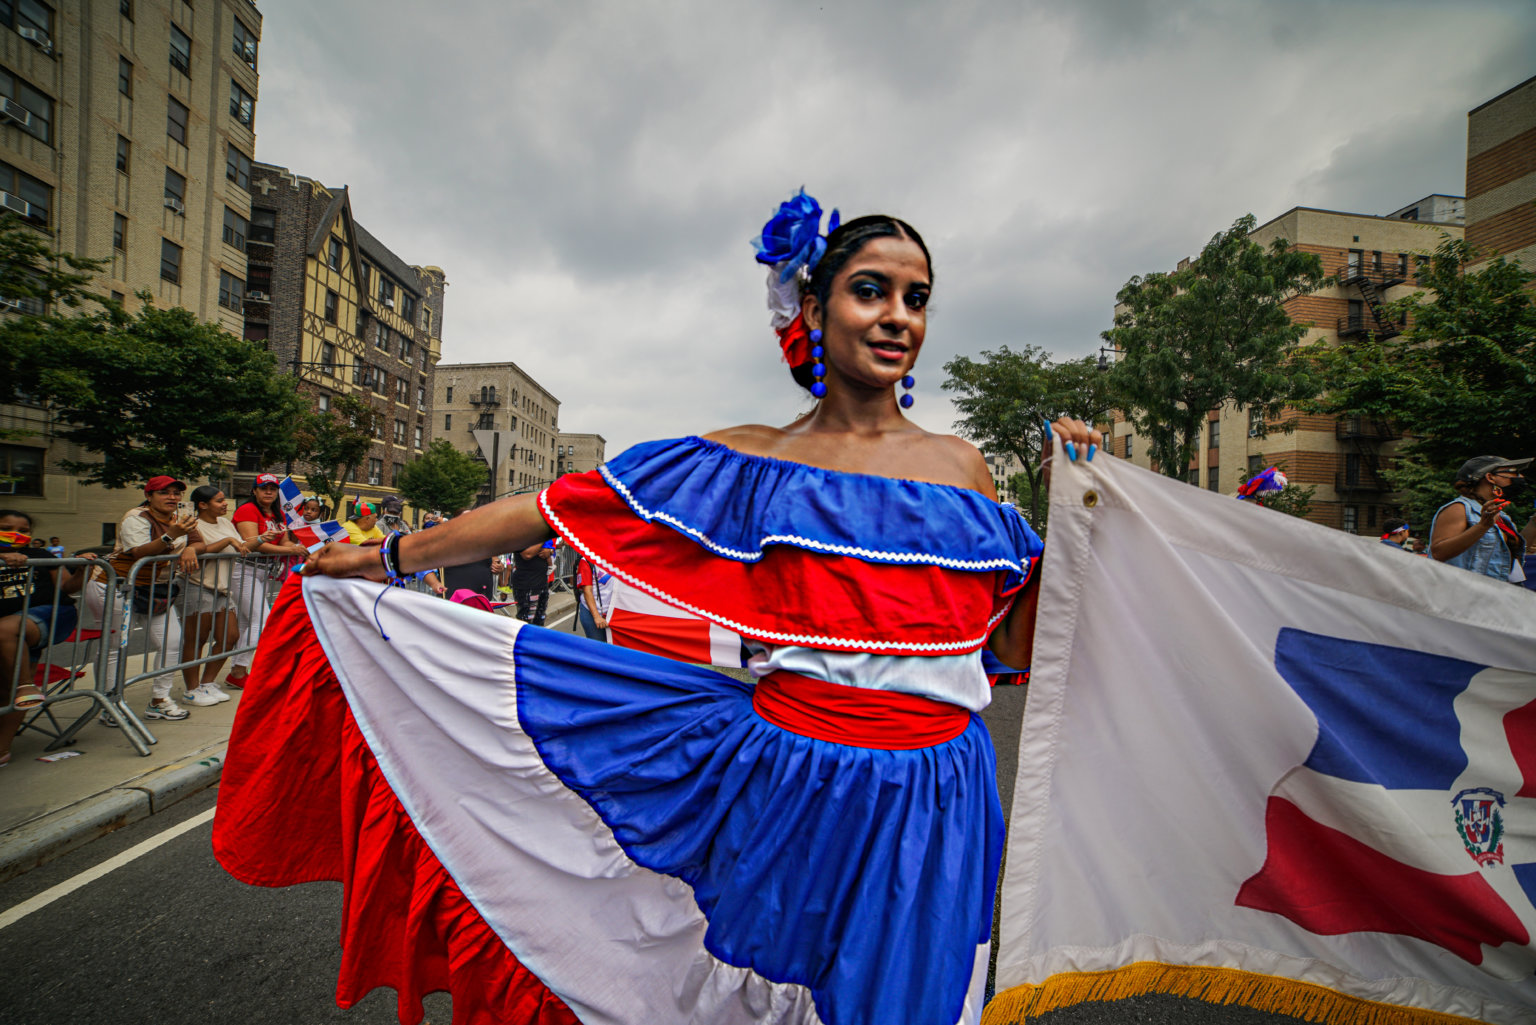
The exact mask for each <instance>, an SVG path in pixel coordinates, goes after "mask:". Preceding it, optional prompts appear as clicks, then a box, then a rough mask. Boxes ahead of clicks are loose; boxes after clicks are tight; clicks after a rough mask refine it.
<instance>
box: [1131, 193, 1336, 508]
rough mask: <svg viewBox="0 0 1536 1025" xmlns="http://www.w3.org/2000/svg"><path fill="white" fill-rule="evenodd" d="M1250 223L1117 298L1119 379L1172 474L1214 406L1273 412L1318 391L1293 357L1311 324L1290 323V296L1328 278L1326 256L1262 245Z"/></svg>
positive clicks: (1278, 243)
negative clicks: (1180, 266)
mask: <svg viewBox="0 0 1536 1025" xmlns="http://www.w3.org/2000/svg"><path fill="white" fill-rule="evenodd" d="M1253 228H1254V217H1253V215H1252V214H1248V215H1246V216H1244V217H1240V218H1238V219H1237V221H1235V222H1234V223H1233V225H1232V227H1231V228H1230V229H1228V230H1227V231H1224V232H1221V233H1220V234H1218V235H1216V236H1215V237H1213V238H1212V239H1211V241H1210V242H1209V243H1207V244H1206V246H1205V248H1204V249H1203V250H1201V252H1200V255H1199V256H1198V257H1196V258H1195V259H1194V260H1191V261H1190V263H1189V264H1188V266H1186V267H1184V268H1183V269H1181V270H1176V271H1173V272H1171V273H1166V274H1164V273H1154V274H1148V275H1146V276H1145V277H1141V276H1137V277H1133V278H1131V279H1130V281H1128V282H1126V284H1125V287H1124V288H1122V289H1121V290H1120V292H1119V294H1118V295H1117V296H1116V299H1117V301H1118V303H1119V305H1118V307H1117V309H1116V312H1115V326H1114V327H1113V328H1111V329H1109V330H1108V331H1105V332H1104V335H1103V337H1104V340H1105V341H1107V342H1108V343H1109V344H1110V345H1112V346H1114V347H1115V348H1116V349H1118V350H1119V354H1120V355H1119V360H1118V361H1117V362H1116V363H1115V366H1114V368H1113V370H1112V372H1111V374H1112V385H1113V388H1114V391H1115V393H1116V395H1117V396H1118V398H1119V399H1120V401H1121V402H1122V403H1123V405H1124V408H1125V412H1126V416H1127V417H1128V418H1129V419H1130V421H1131V423H1132V424H1133V425H1134V426H1135V428H1136V432H1137V433H1138V434H1140V435H1141V436H1142V437H1144V438H1146V439H1147V442H1148V445H1149V446H1150V447H1149V452H1150V454H1151V456H1152V458H1153V459H1155V460H1156V461H1157V462H1158V464H1159V466H1160V467H1161V469H1162V472H1163V473H1165V474H1167V475H1168V476H1170V477H1176V478H1182V477H1183V476H1184V475H1185V472H1186V468H1187V467H1188V465H1189V461H1190V459H1191V458H1192V457H1193V456H1194V454H1195V446H1196V445H1197V444H1198V439H1199V437H1200V427H1201V424H1202V423H1203V422H1204V421H1205V419H1206V414H1207V413H1208V412H1209V411H1210V410H1213V409H1219V408H1221V407H1222V406H1224V405H1227V404H1229V403H1230V404H1233V405H1236V406H1238V407H1247V408H1250V409H1251V408H1253V407H1259V408H1262V409H1263V410H1264V412H1265V415H1266V418H1268V419H1274V418H1277V417H1279V416H1280V414H1281V412H1282V410H1283V409H1284V407H1285V406H1286V405H1287V404H1288V403H1293V402H1296V401H1299V400H1302V399H1306V398H1310V397H1312V396H1314V395H1316V394H1317V391H1318V384H1317V381H1316V378H1315V376H1314V375H1313V374H1311V373H1310V372H1309V367H1308V365H1307V364H1306V363H1305V362H1301V361H1297V360H1295V359H1293V356H1294V355H1295V351H1296V348H1297V346H1298V345H1299V344H1300V342H1301V339H1302V338H1303V337H1305V335H1306V331H1307V326H1308V325H1306V324H1297V323H1293V322H1292V320H1291V316H1290V314H1289V313H1287V312H1286V309H1285V303H1286V302H1287V301H1288V300H1290V299H1292V298H1295V297H1296V296H1300V295H1305V294H1307V293H1308V292H1311V291H1313V290H1315V289H1317V288H1318V287H1319V286H1320V285H1322V284H1323V282H1324V280H1325V279H1324V277H1323V268H1322V261H1320V260H1319V259H1318V258H1317V257H1316V256H1314V255H1312V254H1310V253H1302V252H1297V251H1296V250H1294V249H1292V248H1291V247H1290V244H1289V243H1288V242H1287V241H1286V240H1285V239H1276V240H1275V241H1274V242H1273V243H1272V244H1271V245H1270V247H1269V248H1268V249H1265V248H1264V247H1263V246H1261V245H1259V244H1258V243H1257V242H1254V241H1253V240H1252V239H1251V238H1249V235H1250V233H1252V231H1253ZM1255 423H1256V425H1257V427H1258V430H1259V432H1260V435H1261V436H1262V434H1263V432H1264V426H1263V423H1262V422H1261V421H1258V420H1257V419H1256V420H1255Z"/></svg>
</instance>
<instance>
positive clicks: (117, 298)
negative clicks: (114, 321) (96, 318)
mask: <svg viewBox="0 0 1536 1025" xmlns="http://www.w3.org/2000/svg"><path fill="white" fill-rule="evenodd" d="M127 298H128V297H127V296H126V295H124V294H123V293H121V292H113V293H112V301H113V302H115V303H117V304H118V305H122V303H123V302H124V301H125V300H126V299H127Z"/></svg>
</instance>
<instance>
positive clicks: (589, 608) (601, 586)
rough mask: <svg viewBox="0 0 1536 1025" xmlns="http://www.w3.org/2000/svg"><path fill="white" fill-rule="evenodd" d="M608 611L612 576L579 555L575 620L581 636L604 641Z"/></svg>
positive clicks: (606, 635) (605, 638) (611, 597)
mask: <svg viewBox="0 0 1536 1025" xmlns="http://www.w3.org/2000/svg"><path fill="white" fill-rule="evenodd" d="M612 611H613V574H612V573H609V572H608V571H607V570H605V569H603V568H602V567H601V566H597V565H594V564H593V562H592V560H591V559H588V558H587V557H586V556H585V555H583V556H582V557H581V558H579V559H577V560H576V619H577V620H578V621H579V622H580V623H581V631H582V633H584V634H586V635H587V637H588V638H590V639H591V640H594V641H606V640H607V639H608V632H607V631H608V616H609V614H610V613H611V612H612Z"/></svg>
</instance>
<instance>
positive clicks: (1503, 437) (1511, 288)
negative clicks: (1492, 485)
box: [1310, 237, 1536, 530]
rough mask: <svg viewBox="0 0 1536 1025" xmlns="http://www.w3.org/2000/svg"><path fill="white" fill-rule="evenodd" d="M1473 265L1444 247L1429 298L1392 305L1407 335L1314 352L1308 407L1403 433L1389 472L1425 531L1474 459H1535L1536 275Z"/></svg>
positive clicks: (1435, 262)
mask: <svg viewBox="0 0 1536 1025" xmlns="http://www.w3.org/2000/svg"><path fill="white" fill-rule="evenodd" d="M1478 256H1479V254H1478V253H1477V252H1476V250H1474V249H1473V247H1472V246H1470V245H1468V244H1467V243H1466V242H1465V241H1463V240H1462V239H1453V238H1449V237H1446V238H1444V239H1443V240H1442V241H1441V243H1440V245H1439V247H1438V248H1437V249H1436V251H1435V253H1434V255H1433V256H1432V257H1431V258H1430V259H1429V261H1428V262H1427V263H1425V264H1423V265H1422V266H1421V267H1420V276H1419V284H1420V285H1422V286H1423V287H1424V289H1425V290H1424V291H1419V292H1415V293H1414V294H1413V295H1411V296H1408V297H1407V298H1405V299H1402V300H1399V301H1397V302H1395V303H1392V304H1391V306H1390V308H1389V309H1390V312H1391V314H1393V315H1394V316H1401V315H1404V314H1406V315H1407V317H1408V327H1407V329H1406V330H1405V331H1404V332H1403V333H1402V334H1400V335H1398V336H1396V337H1395V338H1387V339H1381V338H1377V337H1375V336H1368V337H1365V338H1357V339H1342V340H1341V341H1340V342H1339V345H1338V346H1337V347H1336V348H1332V349H1326V350H1324V349H1319V350H1318V351H1317V352H1315V353H1311V354H1310V356H1311V359H1312V360H1313V362H1314V364H1315V365H1316V366H1317V368H1318V372H1319V373H1320V375H1321V377H1322V380H1323V382H1324V384H1325V385H1326V386H1327V388H1328V390H1327V392H1325V393H1324V394H1323V396H1322V397H1321V398H1320V399H1319V400H1317V401H1316V402H1315V403H1313V404H1312V407H1311V408H1314V409H1316V410H1317V411H1320V412H1325V413H1330V414H1335V415H1345V416H1358V417H1364V418H1369V419H1372V420H1377V421H1380V422H1382V423H1389V424H1392V425H1393V426H1395V427H1396V428H1397V429H1398V430H1400V431H1402V432H1403V433H1405V434H1406V435H1408V437H1409V440H1408V441H1407V442H1406V443H1405V444H1404V445H1403V447H1402V449H1401V450H1400V451H1399V453H1398V458H1397V460H1396V463H1395V465H1393V466H1390V467H1388V468H1386V469H1384V470H1383V474H1382V475H1383V476H1384V477H1385V478H1386V479H1387V481H1388V483H1389V484H1390V485H1392V487H1393V488H1394V490H1396V491H1397V492H1398V493H1399V494H1400V495H1402V497H1403V503H1402V504H1403V509H1404V514H1405V515H1406V516H1407V517H1408V520H1409V522H1410V523H1412V524H1413V525H1414V527H1415V528H1417V529H1420V530H1428V528H1429V518H1430V516H1432V515H1433V513H1434V511H1435V509H1437V508H1439V507H1440V506H1441V505H1443V504H1444V503H1445V502H1448V501H1450V500H1451V499H1452V498H1453V497H1455V492H1454V491H1453V490H1452V488H1451V481H1452V480H1453V479H1454V478H1455V475H1456V470H1457V468H1458V467H1460V465H1461V464H1462V463H1463V462H1465V461H1466V460H1467V459H1468V458H1470V457H1471V456H1474V455H1483V454H1486V453H1488V452H1490V451H1491V452H1492V453H1493V454H1495V455H1502V456H1507V457H1510V458H1520V457H1523V456H1527V455H1532V454H1536V291H1533V289H1532V286H1533V284H1536V273H1533V272H1532V271H1529V270H1527V269H1525V268H1524V267H1522V266H1521V265H1520V264H1518V263H1511V262H1508V261H1506V260H1504V259H1503V258H1502V257H1496V258H1494V259H1492V260H1490V261H1489V262H1488V263H1487V264H1486V265H1485V266H1484V267H1482V268H1481V269H1479V270H1477V271H1475V272H1472V273H1468V272H1467V269H1466V268H1467V265H1468V264H1470V263H1472V262H1473V261H1475V260H1476V259H1478Z"/></svg>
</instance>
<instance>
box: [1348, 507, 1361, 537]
mask: <svg viewBox="0 0 1536 1025" xmlns="http://www.w3.org/2000/svg"><path fill="white" fill-rule="evenodd" d="M1359 527H1360V507H1359V506H1358V505H1346V506H1345V507H1344V529H1345V530H1346V531H1348V532H1349V533H1351V534H1353V533H1354V532H1355V531H1356V530H1358V529H1359Z"/></svg>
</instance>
